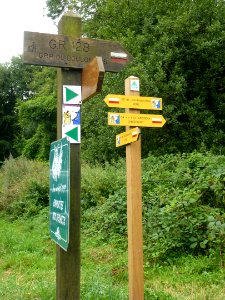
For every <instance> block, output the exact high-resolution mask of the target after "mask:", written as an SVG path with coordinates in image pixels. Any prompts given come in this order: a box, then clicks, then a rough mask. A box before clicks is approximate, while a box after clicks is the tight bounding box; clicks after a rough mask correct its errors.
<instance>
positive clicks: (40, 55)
mask: <svg viewBox="0 0 225 300" xmlns="http://www.w3.org/2000/svg"><path fill="white" fill-rule="evenodd" d="M115 53H119V54H121V53H122V54H124V57H126V59H122V60H121V59H119V60H118V62H115V58H114V54H115ZM119 54H118V55H119ZM96 56H100V57H102V60H103V64H104V67H105V71H109V72H118V71H120V70H121V69H122V68H123V66H124V64H126V63H127V62H128V61H130V60H131V55H130V54H129V53H127V51H126V50H125V49H123V47H122V46H121V45H120V44H119V43H118V42H112V41H105V40H97V39H87V38H78V39H77V38H73V37H70V36H64V35H55V34H47V33H39V32H29V31H25V32H24V51H23V59H24V62H25V63H28V64H36V65H45V66H52V67H68V68H75V69H83V68H84V67H85V66H86V65H87V64H88V63H90V61H91V60H92V59H93V58H95V57H96Z"/></svg>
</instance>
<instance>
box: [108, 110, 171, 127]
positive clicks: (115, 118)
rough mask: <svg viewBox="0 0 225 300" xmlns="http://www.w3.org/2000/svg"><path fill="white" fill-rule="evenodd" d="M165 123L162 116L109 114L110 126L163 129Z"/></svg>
mask: <svg viewBox="0 0 225 300" xmlns="http://www.w3.org/2000/svg"><path fill="white" fill-rule="evenodd" d="M165 123H166V120H165V119H164V118H163V116H162V115H154V114H152V115H148V114H128V113H112V112H109V113H108V125H112V126H139V127H163V125H164V124H165Z"/></svg>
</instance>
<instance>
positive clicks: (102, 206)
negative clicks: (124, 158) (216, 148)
mask: <svg viewBox="0 0 225 300" xmlns="http://www.w3.org/2000/svg"><path fill="white" fill-rule="evenodd" d="M120 168H125V165H124V164H121V166H120ZM120 168H119V169H118V170H117V169H115V166H110V165H108V166H107V169H102V170H101V168H100V167H99V169H98V172H97V173H96V174H95V178H94V181H95V182H98V184H97V185H96V189H95V195H96V196H97V195H99V196H100V197H101V195H102V193H101V190H100V186H102V187H105V188H106V191H109V190H110V189H109V186H107V178H108V179H109V178H110V177H111V174H112V173H113V174H114V177H115V180H114V182H113V185H111V192H109V193H108V194H107V193H105V191H104V201H98V200H97V199H100V197H98V196H97V197H96V200H95V206H86V210H85V211H84V212H83V222H84V223H85V228H86V230H88V231H89V232H90V233H91V234H94V233H95V234H96V232H101V233H102V236H103V237H104V238H105V239H106V240H107V239H109V238H112V237H115V235H119V236H120V237H121V238H124V237H125V236H126V233H127V221H126V220H127V218H126V216H127V211H126V183H125V180H124V179H123V180H122V181H120V179H121V178H120V175H121V174H122V170H121V169H120ZM124 171H125V170H124ZM117 172H118V179H116V178H117ZM99 174H100V175H99ZM89 175H91V173H89ZM104 177H105V179H104ZM98 178H101V180H100V181H98ZM111 178H112V177H111ZM90 180H91V179H90ZM100 182H101V184H100ZM104 182H106V186H104V185H103V183H104ZM99 184H100V186H99ZM224 186H225V157H224V156H215V155H212V154H210V153H197V152H193V153H191V154H182V155H181V154H177V155H165V156H160V157H154V156H149V157H148V158H146V159H144V160H143V164H142V190H143V197H142V198H143V200H142V201H143V225H144V227H143V229H144V249H145V254H146V256H147V259H149V260H150V261H158V260H162V259H165V258H168V257H174V256H179V255H180V254H187V253H190V254H193V255H199V254H207V255H209V254H210V253H212V252H213V251H217V252H218V251H219V250H218V249H222V248H223V245H224V244H225V242H224V228H225V225H223V224H224V223H225V214H224V213H225V211H224V207H225V201H224V192H225V189H224ZM86 188H87V187H86ZM89 189H90V186H89ZM93 189H94V186H93ZM89 196H90V199H92V196H91V194H89ZM101 199H102V198H101ZM90 201H91V200H90ZM90 201H89V202H90ZM220 252H221V250H220ZM222 254H223V253H222ZM222 254H221V255H220V258H222Z"/></svg>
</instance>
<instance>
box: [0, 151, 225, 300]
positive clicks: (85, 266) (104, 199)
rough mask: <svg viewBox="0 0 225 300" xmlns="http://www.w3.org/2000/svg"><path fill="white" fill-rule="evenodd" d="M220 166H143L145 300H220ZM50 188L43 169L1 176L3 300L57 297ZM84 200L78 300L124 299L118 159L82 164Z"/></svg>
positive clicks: (176, 161)
mask: <svg viewBox="0 0 225 300" xmlns="http://www.w3.org/2000/svg"><path fill="white" fill-rule="evenodd" d="M224 165H225V156H223V155H213V154H211V153H206V152H205V153H199V152H193V153H190V154H182V155H180V154H177V155H164V156H159V157H155V156H149V157H148V158H146V159H143V162H142V170H143V176H142V178H143V229H144V271H145V297H146V299H179V300H180V299H215V300H218V299H221V300H222V299H224V296H225V290H224V278H225V270H224V258H225V256H224V246H225V214H224V184H225V166H224ZM48 180H49V166H48V164H47V163H44V162H38V161H30V160H27V159H26V158H23V157H21V158H18V159H13V158H10V159H9V160H6V161H5V162H4V164H3V166H2V168H1V172H0V209H1V221H0V223H1V224H0V225H1V226H0V228H1V229H0V230H1V232H0V236H1V246H0V256H1V264H0V286H1V288H0V296H1V298H2V299H46V300H47V299H54V295H55V247H54V243H53V242H51V241H50V237H49V229H48V227H49V217H48V215H49V212H48V204H49V185H48ZM81 201H82V202H81V205H82V243H81V248H82V250H81V252H82V281H81V287H82V293H81V299H127V294H128V292H127V286H128V282H127V281H128V278H127V224H126V214H127V213H126V176H125V161H124V160H123V159H120V160H119V161H118V162H116V163H113V164H108V163H106V164H105V165H100V164H96V165H95V166H93V165H90V164H87V163H84V162H83V163H82V189H81ZM15 295H16V296H15Z"/></svg>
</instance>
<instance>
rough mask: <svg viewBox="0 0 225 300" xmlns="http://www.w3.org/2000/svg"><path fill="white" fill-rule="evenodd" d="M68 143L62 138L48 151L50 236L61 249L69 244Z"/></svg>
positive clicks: (65, 248)
mask: <svg viewBox="0 0 225 300" xmlns="http://www.w3.org/2000/svg"><path fill="white" fill-rule="evenodd" d="M69 208H70V143H69V141H68V140H67V138H66V137H65V138H63V139H61V140H58V141H56V142H53V143H52V144H51V150H50V236H51V239H52V240H54V241H55V242H56V243H57V244H58V245H59V246H60V247H61V248H63V249H64V250H67V248H68V244H69Z"/></svg>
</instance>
